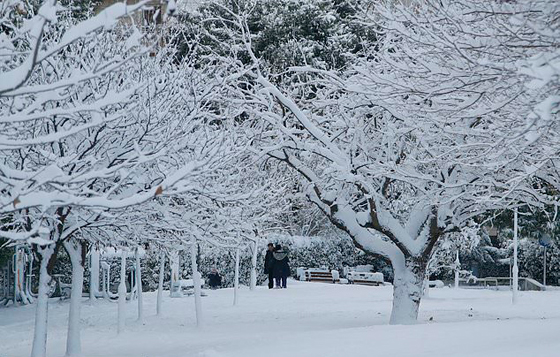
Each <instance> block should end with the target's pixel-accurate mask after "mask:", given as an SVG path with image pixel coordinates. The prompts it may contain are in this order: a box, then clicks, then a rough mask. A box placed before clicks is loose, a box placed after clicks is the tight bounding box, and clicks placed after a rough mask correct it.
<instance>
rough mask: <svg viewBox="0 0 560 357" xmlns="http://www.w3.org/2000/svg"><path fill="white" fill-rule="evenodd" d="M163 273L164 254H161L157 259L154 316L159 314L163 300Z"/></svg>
mask: <svg viewBox="0 0 560 357" xmlns="http://www.w3.org/2000/svg"><path fill="white" fill-rule="evenodd" d="M164 273H165V253H161V256H160V258H159V281H158V291H157V303H156V315H158V316H159V315H160V314H161V304H162V299H163V276H164Z"/></svg>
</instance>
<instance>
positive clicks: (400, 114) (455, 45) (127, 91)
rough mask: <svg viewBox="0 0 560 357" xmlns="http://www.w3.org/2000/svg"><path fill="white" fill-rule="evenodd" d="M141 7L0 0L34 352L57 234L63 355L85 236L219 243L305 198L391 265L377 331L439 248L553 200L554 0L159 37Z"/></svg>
mask: <svg viewBox="0 0 560 357" xmlns="http://www.w3.org/2000/svg"><path fill="white" fill-rule="evenodd" d="M143 5H144V3H143V2H139V3H138V4H135V5H131V6H127V5H125V4H116V5H113V6H111V7H109V8H107V9H105V10H103V11H102V12H100V13H99V14H98V15H96V16H93V17H89V18H88V19H86V20H84V21H81V20H76V19H75V18H74V17H73V16H70V15H69V14H68V12H67V11H65V10H64V9H63V8H62V7H61V6H60V4H58V3H57V2H56V1H55V0H46V1H44V2H43V4H42V5H41V6H40V7H39V8H37V9H36V11H35V9H33V8H30V7H25V6H24V5H22V3H20V2H19V1H15V0H8V1H4V2H2V4H1V5H0V11H1V13H0V28H1V29H2V34H0V50H1V51H2V62H1V63H0V74H1V77H2V81H0V193H1V195H0V222H1V224H2V226H1V227H0V237H3V238H5V239H8V240H10V241H11V242H12V243H14V244H29V245H32V246H33V247H34V250H35V251H36V253H37V254H38V255H39V256H40V258H41V259H40V260H41V263H40V268H41V274H40V288H39V299H38V303H37V315H36V326H35V339H34V344H33V352H32V355H33V356H44V355H45V348H46V336H47V334H46V328H47V297H46V289H47V284H48V281H49V280H50V277H49V274H50V273H51V272H52V268H53V265H54V261H55V260H56V256H57V251H58V250H59V249H62V248H64V249H66V250H67V251H68V253H69V255H70V257H71V261H72V266H73V282H75V284H73V290H74V291H73V292H72V296H73V298H72V299H73V301H72V302H71V304H70V309H71V312H70V316H71V317H70V322H69V338H68V346H67V354H68V355H76V354H79V350H80V347H79V326H78V325H79V300H80V297H81V295H82V285H83V264H84V259H83V257H84V255H83V254H82V252H84V251H85V250H86V249H87V246H88V245H91V244H97V245H102V246H103V245H105V246H129V247H137V246H139V245H142V244H144V243H146V242H150V244H153V245H156V246H158V247H160V248H161V249H162V250H163V251H170V250H173V249H175V248H177V247H181V246H187V245H188V246H189V247H192V246H193V245H194V244H196V242H197V241H204V242H206V243H208V244H214V245H215V246H222V247H224V246H235V245H236V244H237V245H238V244H239V242H240V241H242V240H243V239H250V238H251V237H255V235H259V234H262V233H263V232H265V231H266V230H268V229H270V228H271V227H274V226H290V225H291V224H292V223H293V220H292V219H291V218H289V217H288V218H286V215H283V214H282V213H283V212H291V214H292V217H294V218H298V217H296V216H297V215H298V212H299V213H301V212H304V211H303V210H302V209H301V207H302V204H301V197H300V196H299V195H298V192H303V193H305V195H306V197H307V199H308V200H309V201H311V202H312V203H313V204H314V205H315V207H316V209H318V211H313V210H311V209H309V211H308V212H313V213H314V214H315V213H316V212H320V214H321V216H317V215H314V216H306V217H303V219H302V221H304V222H306V224H307V225H306V227H308V228H307V229H308V230H317V229H320V227H317V226H318V225H319V226H320V225H324V224H325V223H324V222H325V218H326V219H328V220H329V221H330V222H331V223H332V224H333V225H334V226H336V227H337V228H338V229H340V230H342V231H343V232H345V233H346V234H348V235H349V236H350V237H351V239H352V240H353V242H354V244H355V246H356V247H357V248H359V249H361V250H363V251H365V252H367V253H369V254H375V255H379V256H383V257H384V258H385V259H387V260H388V261H390V262H391V264H392V267H393V271H394V275H395V278H394V302H393V311H392V315H391V323H412V322H414V321H415V320H416V318H417V314H418V307H419V304H420V300H421V296H422V283H423V281H424V279H425V277H426V271H427V269H429V262H430V259H431V258H432V257H433V253H434V249H435V247H437V246H438V242H442V240H445V239H448V237H449V236H450V235H456V236H457V237H458V239H459V240H461V237H462V236H461V234H459V232H461V231H464V228H465V226H466V225H470V224H472V222H473V220H480V217H481V215H482V214H484V213H487V212H493V211H495V210H503V209H514V208H518V207H521V206H524V205H532V206H535V207H543V206H545V205H546V206H548V207H555V206H558V204H559V201H558V190H559V189H560V175H559V174H558V171H557V169H556V167H557V165H558V164H559V162H558V160H559V159H558V158H559V154H560V151H559V150H560V139H559V138H560V135H559V134H560V133H559V131H560V121H559V120H558V106H559V102H560V96H559V95H558V92H559V85H558V83H559V69H558V68H559V62H558V58H559V51H560V50H559V47H558V38H559V36H558V35H559V32H560V29H559V28H558V25H557V24H556V22H557V21H555V19H557V18H558V16H559V13H560V7H559V5H558V3H557V2H556V1H554V0H520V1H516V2H505V1H499V0H492V1H482V0H480V1H471V0H442V1H439V0H438V1H436V0H418V1H406V2H397V1H388V2H372V1H366V0H359V1H358V0H356V1H332V2H325V1H315V0H310V1H306V2H304V4H301V5H297V4H295V3H294V2H292V1H280V2H273V1H268V0H267V1H262V2H261V1H256V0H234V1H230V0H228V1H225V0H217V1H215V2H211V3H209V4H205V5H204V6H202V7H201V8H200V9H199V11H197V12H196V14H194V15H189V16H185V17H179V18H178V20H175V21H170V22H169V24H168V25H166V28H165V29H163V31H160V32H161V33H165V38H158V39H154V38H153V37H152V36H148V35H146V34H145V33H142V32H140V31H139V30H138V29H137V28H136V27H135V26H134V21H135V17H134V16H131V14H133V13H134V11H136V10H138V9H140V8H141V7H142V6H143ZM273 20H276V22H275V21H273ZM286 168H289V170H287V169H286ZM310 217H315V219H316V220H317V222H320V223H319V224H313V222H309V220H310ZM299 218H302V217H301V216H300V217H299ZM299 218H298V219H299ZM311 219H313V218H311ZM270 222H272V223H270ZM228 237H229V238H228Z"/></svg>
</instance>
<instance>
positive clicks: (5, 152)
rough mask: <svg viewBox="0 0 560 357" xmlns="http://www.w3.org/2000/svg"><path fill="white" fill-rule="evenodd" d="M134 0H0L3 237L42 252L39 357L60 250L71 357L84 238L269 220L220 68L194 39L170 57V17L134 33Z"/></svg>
mask: <svg viewBox="0 0 560 357" xmlns="http://www.w3.org/2000/svg"><path fill="white" fill-rule="evenodd" d="M144 3H145V2H139V3H137V4H135V5H126V4H124V3H117V4H115V5H113V6H110V7H108V8H106V9H104V10H103V11H101V12H100V13H99V14H97V15H95V16H87V19H85V20H81V19H80V17H79V16H78V17H77V16H75V14H74V13H73V12H72V9H71V8H65V7H63V6H62V5H61V4H60V3H58V2H57V1H55V0H47V1H44V2H42V4H41V5H40V6H38V7H33V6H32V5H33V2H31V5H30V4H29V3H27V4H26V3H22V2H20V1H11V0H10V1H6V2H2V4H1V5H0V10H1V12H0V21H1V22H0V27H1V28H2V34H0V49H1V50H2V56H3V57H2V62H1V63H0V73H1V78H2V81H1V83H0V192H1V195H0V218H1V219H0V221H1V224H2V226H1V227H0V237H1V238H4V239H7V240H8V242H10V244H13V245H20V244H27V245H30V246H32V248H33V251H34V252H35V254H36V256H37V257H38V258H39V260H40V274H39V277H40V278H39V279H40V281H39V292H38V298H37V310H36V311H37V312H36V318H35V334H34V340H33V346H32V352H31V355H32V356H44V355H45V354H46V341H47V327H48V324H47V320H48V296H47V294H48V289H49V282H50V280H51V274H52V271H53V269H54V266H55V263H56V259H57V257H58V252H59V250H61V249H64V250H66V252H67V253H68V255H69V257H70V261H71V264H72V294H71V302H70V313H69V324H68V338H67V349H66V354H67V355H68V356H73V355H79V354H80V353H81V351H80V350H81V346H80V329H79V321H80V302H81V298H82V289H83V279H84V275H83V274H84V264H85V255H86V252H87V250H88V249H89V248H90V247H92V246H97V247H103V246H114V247H122V248H127V249H129V250H130V249H132V250H134V249H139V247H141V246H142V245H143V244H145V243H146V242H149V243H151V244H152V245H153V246H157V247H160V249H161V250H163V251H171V250H173V249H176V248H178V247H181V246H182V247H184V246H187V245H188V246H194V245H196V244H197V241H213V242H214V243H215V244H217V245H219V244H226V243H224V242H222V241H219V240H220V239H221V240H223V237H224V236H231V237H232V238H231V239H229V240H228V242H227V244H229V245H239V244H241V242H242V241H243V239H248V238H247V237H250V236H251V235H252V236H254V234H255V233H254V232H255V230H256V228H255V227H254V224H253V222H254V219H255V218H254V217H257V216H259V218H262V219H263V220H264V219H265V218H266V217H265V216H266V215H265V214H264V213H263V210H264V209H266V208H267V204H266V200H262V204H260V205H256V204H255V203H254V200H255V198H256V197H258V196H257V194H258V192H259V190H257V185H258V189H260V190H261V191H262V190H263V189H265V188H266V187H267V186H268V185H267V183H266V182H262V179H263V177H264V176H262V175H261V174H260V173H259V170H253V169H252V165H251V164H252V160H253V159H252V158H251V155H248V152H247V150H245V148H246V146H247V145H248V144H247V143H248V142H249V140H250V139H251V137H250V135H246V133H245V132H244V131H243V130H244V128H241V127H239V125H237V123H236V110H237V109H236V108H235V107H229V106H227V105H224V102H223V99H224V97H223V89H222V88H223V83H224V82H225V81H226V80H227V79H228V76H229V75H230V73H228V72H227V68H224V67H220V66H200V64H199V63H198V59H199V57H198V52H197V50H196V46H195V45H196V42H195V41H194V40H190V39H188V40H186V41H185V40H184V39H182V40H181V41H180V43H181V45H182V46H186V47H187V48H188V49H189V50H188V51H187V53H186V54H183V55H181V56H178V55H177V52H176V44H177V42H179V41H178V40H177V38H176V37H175V34H178V35H177V36H180V35H181V34H182V32H181V31H178V30H177V28H176V27H174V26H176V25H174V24H173V23H170V24H169V28H168V29H165V31H164V32H165V33H167V34H169V36H167V37H166V38H158V37H154V36H153V34H154V33H155V32H150V31H148V32H141V31H140V30H139V29H138V28H137V26H136V24H135V23H134V22H135V21H136V19H138V17H135V15H134V14H135V12H136V11H138V10H139V9H141V8H142V6H143V5H144ZM182 48H185V47H182Z"/></svg>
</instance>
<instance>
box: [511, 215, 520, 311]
mask: <svg viewBox="0 0 560 357" xmlns="http://www.w3.org/2000/svg"><path fill="white" fill-rule="evenodd" d="M512 272H513V289H512V297H511V301H512V303H513V304H516V303H517V289H518V285H519V268H518V267H517V208H516V209H515V211H513V269H512Z"/></svg>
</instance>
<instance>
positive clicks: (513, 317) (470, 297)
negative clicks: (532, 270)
mask: <svg viewBox="0 0 560 357" xmlns="http://www.w3.org/2000/svg"><path fill="white" fill-rule="evenodd" d="M391 293H392V291H391V287H388V286H386V287H366V286H345V285H329V284H319V283H299V282H294V281H290V282H289V288H288V289H287V290H268V289H266V288H264V287H259V288H258V289H257V290H256V291H254V292H251V291H249V290H248V289H242V290H241V291H240V295H239V302H238V305H237V306H232V301H233V294H232V290H231V289H223V290H217V291H209V292H208V296H207V297H204V298H203V309H204V313H205V316H204V327H203V328H201V329H197V328H196V327H195V317H194V306H193V305H194V303H193V299H192V298H183V299H171V298H169V297H168V294H166V296H165V301H164V306H163V307H164V313H163V316H161V317H156V316H155V297H156V295H155V294H154V293H149V294H145V299H144V304H145V306H144V308H145V315H146V317H145V322H144V325H140V324H139V323H137V322H136V321H135V317H136V310H135V309H136V302H131V303H127V309H128V310H127V313H128V319H127V331H126V332H125V333H124V334H123V335H121V336H117V334H116V328H117V326H116V323H117V304H116V303H110V302H106V301H101V300H100V301H97V302H96V303H95V304H94V305H91V304H89V303H88V302H87V300H84V301H85V303H84V304H83V308H82V326H83V330H82V345H83V347H82V349H83V356H84V357H94V356H100V357H186V356H201V357H202V356H206V357H226V356H227V357H234V356H235V357H237V356H239V357H242V356H243V357H253V356H255V357H256V356H258V357H261V356H266V357H274V356H278V357H280V356H281V357H287V356H292V357H294V356H305V357H307V356H321V357H324V356H387V357H398V356H407V357H408V356H430V357H434V356H446V357H448V356H453V357H456V356H473V357H474V356H476V357H481V356H504V357H505V356H507V357H514V356H534V357H537V356H538V357H548V356H550V357H552V356H560V291H558V290H554V291H547V292H522V293H521V294H520V302H519V304H518V305H516V306H515V307H514V306H512V304H511V294H510V293H509V292H507V291H490V290H467V289H459V290H454V289H449V288H444V289H432V290H431V291H430V297H429V298H427V299H425V300H423V302H422V305H421V313H420V318H419V323H418V324H417V325H413V326H389V325H388V324H387V323H388V320H389V313H390V308H391ZM33 313H34V307H33V306H25V307H17V308H14V307H11V308H0V357H20V356H28V355H29V353H30V350H31V338H32V331H33ZM67 314H68V302H67V301H59V300H57V299H55V300H52V301H51V303H50V311H49V337H48V356H57V357H58V356H63V355H64V347H65V338H66V320H67Z"/></svg>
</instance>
